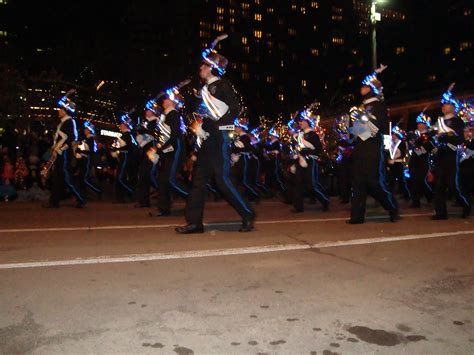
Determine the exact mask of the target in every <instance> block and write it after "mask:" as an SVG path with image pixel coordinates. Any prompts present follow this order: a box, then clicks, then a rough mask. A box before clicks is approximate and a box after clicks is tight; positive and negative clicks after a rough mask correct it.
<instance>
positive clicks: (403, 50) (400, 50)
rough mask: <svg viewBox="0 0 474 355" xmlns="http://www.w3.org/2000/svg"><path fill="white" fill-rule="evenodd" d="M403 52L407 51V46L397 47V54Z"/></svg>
mask: <svg viewBox="0 0 474 355" xmlns="http://www.w3.org/2000/svg"><path fill="white" fill-rule="evenodd" d="M403 53H405V47H397V48H395V54H397V55H399V54H403Z"/></svg>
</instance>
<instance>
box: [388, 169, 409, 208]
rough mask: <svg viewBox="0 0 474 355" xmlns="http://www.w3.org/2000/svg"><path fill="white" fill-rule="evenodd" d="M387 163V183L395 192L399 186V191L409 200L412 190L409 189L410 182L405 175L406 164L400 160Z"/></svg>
mask: <svg viewBox="0 0 474 355" xmlns="http://www.w3.org/2000/svg"><path fill="white" fill-rule="evenodd" d="M387 165H388V171H387V183H388V186H389V188H390V191H391V192H392V194H394V193H395V192H396V191H397V187H398V191H399V192H400V193H401V194H402V195H403V197H404V198H405V199H406V200H408V199H409V198H410V191H409V190H408V183H407V180H406V177H405V165H404V164H403V163H400V162H396V163H394V164H387Z"/></svg>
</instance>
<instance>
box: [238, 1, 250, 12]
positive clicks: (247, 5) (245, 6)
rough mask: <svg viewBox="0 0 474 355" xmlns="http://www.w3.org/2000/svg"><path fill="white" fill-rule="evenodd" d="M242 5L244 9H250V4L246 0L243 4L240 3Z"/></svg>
mask: <svg viewBox="0 0 474 355" xmlns="http://www.w3.org/2000/svg"><path fill="white" fill-rule="evenodd" d="M240 7H241V8H242V9H244V10H248V9H250V4H247V3H246V2H243V3H242V4H240Z"/></svg>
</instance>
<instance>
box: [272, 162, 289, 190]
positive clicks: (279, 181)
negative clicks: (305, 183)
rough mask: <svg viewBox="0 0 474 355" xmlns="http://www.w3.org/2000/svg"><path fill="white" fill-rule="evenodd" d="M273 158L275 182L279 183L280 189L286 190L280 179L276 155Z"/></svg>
mask: <svg viewBox="0 0 474 355" xmlns="http://www.w3.org/2000/svg"><path fill="white" fill-rule="evenodd" d="M273 159H274V160H275V161H274V164H275V177H276V180H277V183H278V184H279V185H280V189H281V190H282V191H286V188H285V185H284V184H283V181H281V179H280V166H279V164H278V157H275V158H273Z"/></svg>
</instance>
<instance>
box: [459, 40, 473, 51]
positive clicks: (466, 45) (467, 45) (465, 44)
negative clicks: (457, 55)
mask: <svg viewBox="0 0 474 355" xmlns="http://www.w3.org/2000/svg"><path fill="white" fill-rule="evenodd" d="M469 48H472V42H461V43H460V44H459V50H460V51H464V50H466V49H469Z"/></svg>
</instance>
